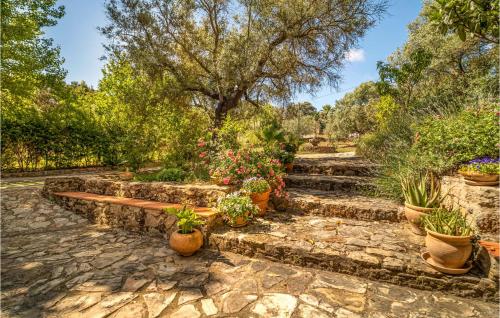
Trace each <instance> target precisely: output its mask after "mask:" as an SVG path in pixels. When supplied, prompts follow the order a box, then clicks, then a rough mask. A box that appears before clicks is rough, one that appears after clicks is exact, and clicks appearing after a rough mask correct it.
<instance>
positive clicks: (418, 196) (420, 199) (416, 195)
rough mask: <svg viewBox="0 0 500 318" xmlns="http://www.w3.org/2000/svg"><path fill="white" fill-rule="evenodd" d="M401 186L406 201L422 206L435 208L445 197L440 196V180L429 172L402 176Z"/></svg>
mask: <svg viewBox="0 0 500 318" xmlns="http://www.w3.org/2000/svg"><path fill="white" fill-rule="evenodd" d="M401 187H402V188H403V195H404V197H405V201H406V203H408V204H411V205H414V206H418V207H422V208H437V207H439V205H440V204H441V202H442V201H443V199H444V197H445V196H442V197H441V182H439V180H438V179H437V178H436V177H435V176H434V175H433V174H432V173H431V172H427V173H419V174H418V175H417V176H404V177H402V178H401Z"/></svg>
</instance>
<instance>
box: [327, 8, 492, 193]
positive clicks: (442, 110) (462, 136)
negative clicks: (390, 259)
mask: <svg viewBox="0 0 500 318" xmlns="http://www.w3.org/2000/svg"><path fill="white" fill-rule="evenodd" d="M473 2H474V3H475V1H473ZM446 3H448V4H447V5H445V4H446ZM480 3H482V5H483V7H482V8H476V9H475V10H476V13H477V14H472V13H471V12H469V11H467V10H469V5H471V7H474V4H471V1H468V0H460V1H440V2H436V3H434V2H428V3H426V4H425V5H424V8H423V10H422V12H421V14H420V16H419V17H418V18H417V19H416V20H415V21H414V22H413V23H411V24H410V26H409V36H408V39H407V41H406V43H405V44H404V45H403V46H402V47H401V48H399V49H398V50H397V51H396V52H394V53H393V54H392V55H391V56H390V57H389V58H388V60H387V62H379V63H378V65H377V68H378V71H379V80H378V81H377V82H367V83H363V84H361V85H360V86H359V87H357V88H356V89H355V90H354V91H353V92H352V93H349V94H346V95H345V97H344V98H342V99H341V100H339V101H338V102H337V103H336V105H335V108H334V109H333V111H331V112H330V113H329V120H328V122H327V131H328V132H329V133H330V134H331V135H332V136H334V137H337V138H345V137H347V136H349V135H351V136H352V134H359V135H361V138H360V140H359V144H358V152H359V153H360V154H362V155H364V156H366V157H368V158H370V159H372V160H375V161H377V162H379V163H381V164H382V165H383V167H384V171H383V172H384V173H383V175H382V177H381V179H380V185H381V190H382V191H384V192H386V193H387V194H390V195H393V196H397V197H399V196H400V195H401V194H400V186H399V183H400V178H401V176H402V175H405V174H408V173H410V174H411V173H418V172H419V171H422V170H431V171H433V172H435V173H438V174H442V173H447V172H449V171H450V170H451V169H454V168H456V167H457V165H459V164H460V163H462V162H465V161H468V160H472V159H474V158H477V157H482V156H490V157H497V156H498V147H497V143H498V136H499V125H498V116H497V114H496V112H497V111H498V107H497V102H498V96H499V87H498V81H499V77H498V65H499V59H498V32H496V33H495V32H494V30H496V31H498V19H497V17H498V2H495V1H480ZM452 6H458V7H457V8H455V9H456V10H459V11H460V10H466V11H467V14H468V15H464V16H460V17H455V18H456V19H455V18H453V17H449V18H448V19H447V20H446V21H447V22H446V23H445V24H446V25H443V23H444V22H443V23H441V22H442V21H441V20H439V17H443V16H448V15H454V13H453V10H451V9H450V8H451V7H452ZM479 10H483V11H479ZM467 17H468V18H467ZM464 19H468V20H466V21H464ZM478 19H479V20H478ZM453 23H456V25H455V24H453ZM476 24H477V27H476V26H474V25H476ZM464 25H466V26H474V27H470V28H469V27H467V28H466V29H463V26H464Z"/></svg>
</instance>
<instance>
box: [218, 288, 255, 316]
mask: <svg viewBox="0 0 500 318" xmlns="http://www.w3.org/2000/svg"><path fill="white" fill-rule="evenodd" d="M255 300H257V295H247V294H243V293H241V292H239V291H230V292H227V293H225V294H224V295H222V297H221V301H222V311H223V312H224V313H226V314H234V313H237V312H239V311H240V310H241V309H243V308H244V307H245V306H247V305H248V304H251V303H252V302H254V301H255Z"/></svg>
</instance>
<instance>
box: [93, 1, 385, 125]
mask: <svg viewBox="0 0 500 318" xmlns="http://www.w3.org/2000/svg"><path fill="white" fill-rule="evenodd" d="M384 11H385V2H384V1H376V0H347V1H346V0H334V1H327V0H321V1H310V0H301V1H285V0H279V1H272V2H270V1H257V0H242V1H230V0H226V1H220V0H168V1H159V0H138V1H127V0H111V1H110V2H109V3H108V5H107V15H108V17H109V19H110V21H111V23H110V24H109V25H108V26H106V27H104V28H102V31H103V33H104V34H105V35H107V36H108V37H109V39H110V40H111V41H110V43H109V45H108V48H109V49H110V50H111V51H112V52H117V51H122V52H126V54H127V57H128V58H130V60H131V61H133V63H134V64H135V65H138V66H140V67H143V68H144V69H145V70H147V72H148V74H150V75H153V76H157V77H163V76H165V75H167V74H168V75H169V76H172V77H173V78H174V79H175V81H176V86H175V87H176V88H177V89H179V90H180V91H182V92H190V93H193V94H194V96H195V97H197V98H199V99H201V100H204V101H205V103H206V104H208V105H210V107H211V109H212V110H213V113H212V117H213V119H214V123H215V126H216V127H219V126H220V125H221V124H222V121H223V119H224V118H225V116H226V114H227V112H228V111H229V110H231V109H233V108H235V107H236V106H237V105H238V104H239V102H240V100H242V99H246V100H248V101H249V102H251V103H256V102H257V101H260V100H263V99H272V98H280V97H284V96H290V95H291V94H292V93H293V92H294V91H297V90H311V91H312V90H315V89H316V88H318V87H319V86H321V85H322V84H324V83H329V84H330V85H332V86H336V85H337V83H338V80H339V78H340V75H339V70H340V68H341V67H342V64H343V61H344V56H345V54H346V52H347V51H348V50H349V49H351V48H352V47H353V46H355V45H356V43H357V41H358V39H359V38H360V37H361V36H363V35H364V34H365V32H366V30H367V29H368V28H369V27H370V26H372V25H373V24H374V23H375V22H376V21H377V19H378V18H379V17H380V16H381V15H382V14H383V12H384Z"/></svg>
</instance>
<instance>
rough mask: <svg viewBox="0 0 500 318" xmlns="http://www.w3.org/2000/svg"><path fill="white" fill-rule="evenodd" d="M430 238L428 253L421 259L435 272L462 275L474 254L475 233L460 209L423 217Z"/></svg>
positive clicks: (428, 238)
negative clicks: (473, 241) (473, 240)
mask: <svg viewBox="0 0 500 318" xmlns="http://www.w3.org/2000/svg"><path fill="white" fill-rule="evenodd" d="M422 223H423V225H424V226H425V229H426V232H427V236H426V237H425V246H426V248H427V252H426V253H423V254H422V258H424V260H425V261H426V262H427V263H428V264H429V265H431V266H432V267H434V268H435V269H437V270H439V271H441V272H444V273H448V274H463V273H465V272H467V271H468V270H469V269H470V268H471V265H467V266H465V267H464V265H465V264H466V262H467V260H468V259H469V257H470V256H471V253H472V239H473V237H474V231H473V229H472V227H471V225H470V223H469V222H468V221H467V218H466V217H465V215H463V214H462V212H460V210H459V209H456V210H455V209H450V210H448V209H445V208H439V209H435V210H434V211H432V212H431V213H429V214H426V215H425V216H423V217H422Z"/></svg>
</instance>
